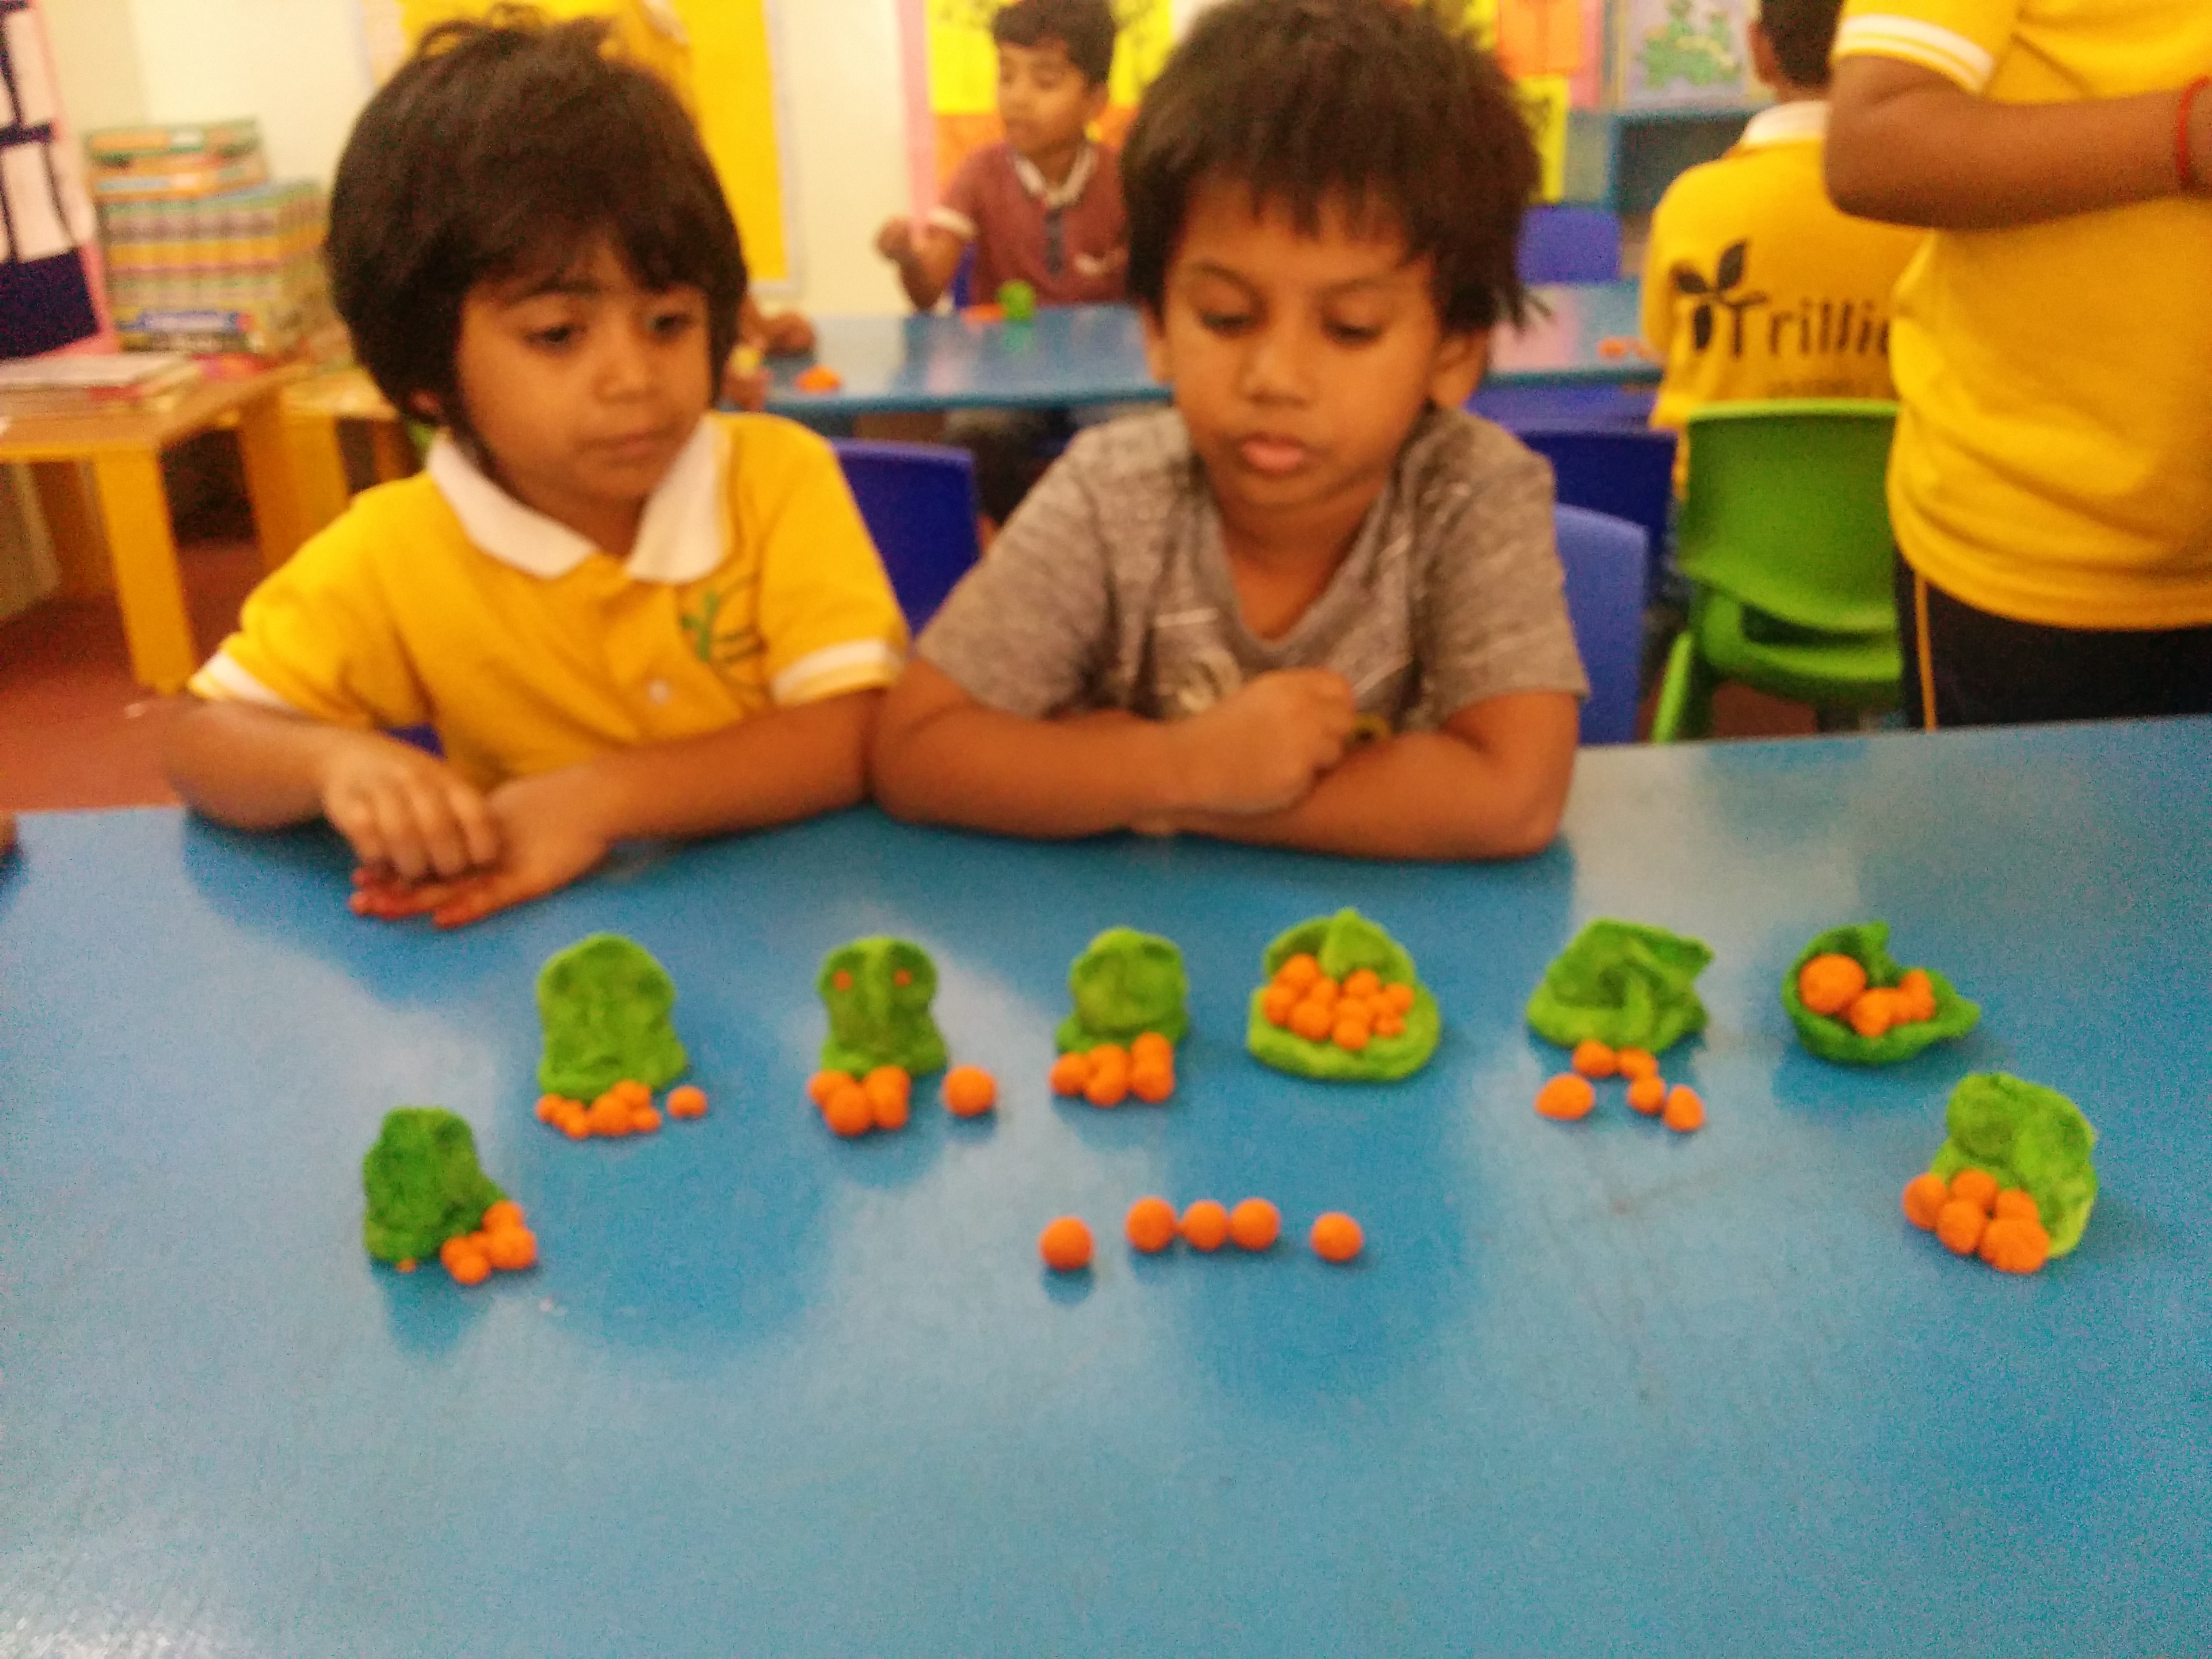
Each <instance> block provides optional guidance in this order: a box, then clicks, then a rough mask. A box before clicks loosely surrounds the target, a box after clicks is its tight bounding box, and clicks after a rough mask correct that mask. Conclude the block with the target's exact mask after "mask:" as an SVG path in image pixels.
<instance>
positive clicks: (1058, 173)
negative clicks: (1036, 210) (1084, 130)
mask: <svg viewBox="0 0 2212 1659" xmlns="http://www.w3.org/2000/svg"><path fill="white" fill-rule="evenodd" d="M1090 142H1091V140H1090V139H1089V138H1088V137H1085V136H1084V135H1083V134H1081V133H1078V134H1077V135H1076V136H1075V137H1074V138H1073V139H1072V140H1071V141H1069V142H1068V143H1065V144H1060V145H1056V146H1054V148H1053V149H1045V150H1039V151H1038V152H1037V153H1036V155H1024V156H1023V157H1022V160H1024V161H1027V162H1028V163H1029V164H1030V166H1031V167H1035V168H1036V170H1037V172H1038V173H1039V174H1040V175H1042V178H1043V179H1044V182H1045V185H1046V187H1047V188H1048V189H1051V190H1058V189H1059V188H1060V186H1061V185H1064V184H1066V182H1067V179H1068V175H1069V174H1070V173H1073V172H1074V171H1075V164H1076V162H1077V161H1078V160H1079V159H1080V158H1081V156H1082V155H1083V149H1084V146H1085V145H1086V144H1088V143H1090Z"/></svg>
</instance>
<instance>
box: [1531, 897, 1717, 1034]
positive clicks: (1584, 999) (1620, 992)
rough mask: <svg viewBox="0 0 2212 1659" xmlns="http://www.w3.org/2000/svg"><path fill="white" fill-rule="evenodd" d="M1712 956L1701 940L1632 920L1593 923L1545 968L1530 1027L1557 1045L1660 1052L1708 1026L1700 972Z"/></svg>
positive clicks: (1534, 1003) (1532, 1006) (1532, 1009)
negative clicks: (1596, 1044) (1596, 1045)
mask: <svg viewBox="0 0 2212 1659" xmlns="http://www.w3.org/2000/svg"><path fill="white" fill-rule="evenodd" d="M1712 959H1713V953H1712V950H1711V946H1709V945H1706V944H1705V942H1704V941H1703V940H1700V939H1685V938H1683V937H1682V935H1680V933H1668V931H1667V930H1666V929H1665V928H1663V927H1644V926H1643V925H1641V924H1640V923H1638V922H1633V921H1594V922H1592V923H1590V924H1589V927H1585V928H1583V930H1582V932H1581V933H1577V934H1576V935H1575V939H1574V942H1573V943H1572V944H1571V945H1568V946H1567V948H1566V949H1565V950H1564V951H1560V952H1559V957H1558V959H1557V960H1555V961H1554V962H1553V963H1552V965H1551V966H1550V967H1549V968H1547V969H1545V970H1544V978H1543V982H1542V983H1541V984H1540V985H1538V986H1537V987H1536V994H1534V996H1532V997H1530V998H1529V999H1528V1024H1529V1028H1530V1029H1531V1030H1534V1032H1535V1033H1536V1035H1537V1036H1540V1037H1542V1038H1543V1039H1544V1040H1545V1041H1546V1042H1556V1043H1557V1044H1559V1047H1560V1048H1573V1047H1574V1046H1575V1045H1576V1044H1577V1043H1578V1042H1590V1041H1593V1040H1595V1041H1596V1042H1602V1043H1604V1044H1605V1045H1606V1046H1607V1048H1644V1049H1648V1050H1649V1051H1650V1052H1651V1053H1652V1054H1660V1053H1663V1052H1664V1051H1665V1050H1667V1049H1668V1048H1673V1047H1674V1044H1676V1043H1677V1042H1680V1041H1681V1040H1682V1039H1683V1038H1684V1037H1686V1036H1696V1035H1697V1034H1698V1033H1699V1031H1702V1030H1705V1004H1704V1003H1703V1002H1701V1001H1699V999H1698V993H1697V991H1696V989H1695V988H1694V987H1695V985H1696V981H1697V977H1698V975H1699V974H1702V973H1703V972H1705V968H1706V965H1707V964H1708V963H1711V961H1712Z"/></svg>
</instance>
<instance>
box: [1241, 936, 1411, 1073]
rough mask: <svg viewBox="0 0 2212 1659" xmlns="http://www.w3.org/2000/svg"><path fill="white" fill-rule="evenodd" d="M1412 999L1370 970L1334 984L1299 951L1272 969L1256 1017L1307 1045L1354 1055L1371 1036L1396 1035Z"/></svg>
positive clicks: (1406, 988) (1307, 954) (1316, 963)
mask: <svg viewBox="0 0 2212 1659" xmlns="http://www.w3.org/2000/svg"><path fill="white" fill-rule="evenodd" d="M1413 1000H1414V998H1413V987H1412V986H1410V985H1405V984H1390V985H1386V984H1384V983H1383V976H1382V975H1380V974H1378V973H1376V971H1375V970H1374V969H1372V968H1355V969H1352V972H1350V973H1348V974H1346V975H1345V976H1344V980H1343V982H1342V983H1341V984H1340V983H1339V982H1338V981H1335V980H1334V979H1331V978H1330V977H1329V976H1328V975H1327V974H1325V973H1323V972H1322V968H1321V962H1320V959H1319V958H1318V957H1315V956H1313V955H1312V954H1311V953H1310V952H1309V951H1299V952H1298V953H1297V955H1296V956H1294V957H1291V958H1290V959H1289V960H1288V961H1287V962H1285V963H1283V965H1282V966H1281V967H1280V968H1278V969H1276V970H1275V977H1274V978H1273V980H1272V981H1269V983H1268V986H1267V990H1266V991H1265V992H1264V993H1262V994H1261V998H1260V1013H1261V1018H1264V1019H1265V1020H1266V1021H1267V1024H1270V1025H1276V1026H1280V1027H1282V1028H1283V1029H1285V1030H1288V1031H1290V1032H1291V1033H1292V1034H1293V1035H1294V1036H1302V1037H1304V1039H1305V1040H1306V1041H1307V1042H1333V1043H1334V1044H1335V1045H1336V1046H1337V1047H1338V1048H1343V1049H1346V1050H1348V1051H1350V1052H1351V1053H1352V1054H1358V1053H1359V1052H1360V1050H1362V1049H1364V1048H1366V1047H1367V1045H1368V1044H1369V1043H1370V1042H1372V1041H1374V1039H1375V1038H1376V1037H1394V1036H1399V1035H1401V1033H1402V1032H1403V1031H1404V1030H1405V1029H1406V1014H1407V1011H1408V1010H1410V1009H1411V1008H1412V1007H1413Z"/></svg>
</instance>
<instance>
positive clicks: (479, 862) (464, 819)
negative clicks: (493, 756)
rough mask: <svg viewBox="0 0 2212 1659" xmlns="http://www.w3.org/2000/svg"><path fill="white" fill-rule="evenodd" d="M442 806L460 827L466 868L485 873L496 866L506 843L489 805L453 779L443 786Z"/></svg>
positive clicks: (471, 789)
mask: <svg viewBox="0 0 2212 1659" xmlns="http://www.w3.org/2000/svg"><path fill="white" fill-rule="evenodd" d="M446 805H447V810H449V811H451V812H452V813H453V821H454V822H455V823H458V824H459V826H460V829H461V839H462V841H463V842H464V843H465V845H466V846H467V848H468V854H469V865H470V867H471V868H473V869H477V870H489V868H490V867H491V866H493V865H495V864H497V863H498V862H499V856H500V854H501V851H502V850H503V849H504V847H505V844H506V843H505V838H504V837H503V836H501V834H500V829H499V819H498V818H497V817H495V816H493V813H492V810H491V806H490V804H489V802H487V801H486V800H485V799H484V798H483V795H482V794H480V793H478V792H477V790H476V789H475V788H473V787H471V786H470V785H468V784H466V783H464V782H463V781H461V780H459V778H455V779H453V781H451V782H449V783H448V784H447V786H446Z"/></svg>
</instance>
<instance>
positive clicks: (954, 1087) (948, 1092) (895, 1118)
mask: <svg viewBox="0 0 2212 1659" xmlns="http://www.w3.org/2000/svg"><path fill="white" fill-rule="evenodd" d="M943 1091H944V1099H945V1110H946V1111H948V1112H950V1113H951V1114H952V1115H953V1116H955V1117H980V1116H981V1115H983V1114H984V1113H985V1112H987V1111H989V1110H990V1109H992V1108H993V1107H994V1106H996V1105H997V1104H998V1103H999V1084H998V1079H995V1078H994V1077H993V1076H992V1075H991V1074H990V1073H988V1072H987V1071H985V1070H984V1069H983V1068H982V1067H981V1066H954V1067H953V1068H952V1069H951V1071H949V1072H947V1073H945V1083H944V1085H943ZM806 1096H807V1098H808V1099H810V1100H811V1101H812V1102H813V1103H814V1104H815V1106H816V1107H817V1109H819V1110H820V1111H821V1113H822V1121H823V1122H824V1123H826V1124H828V1125H829V1132H830V1133H832V1134H835V1135H840V1136H842V1137H843V1138H845V1139H848V1140H849V1139H854V1138H856V1137H858V1136H860V1135H864V1134H866V1133H868V1132H869V1131H870V1130H872V1129H882V1130H885V1131H895V1130H899V1129H903V1128H905V1127H906V1126H907V1121H908V1117H909V1116H910V1115H911V1113H912V1106H913V1100H914V1079H913V1078H911V1077H910V1076H908V1074H907V1070H906V1068H905V1067H904V1066H877V1067H876V1069H875V1070H874V1071H872V1072H870V1073H867V1074H866V1076H864V1077H855V1076H854V1074H853V1073H850V1072H817V1073H815V1074H814V1075H813V1076H812V1077H811V1078H809V1079H807V1080H806Z"/></svg>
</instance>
